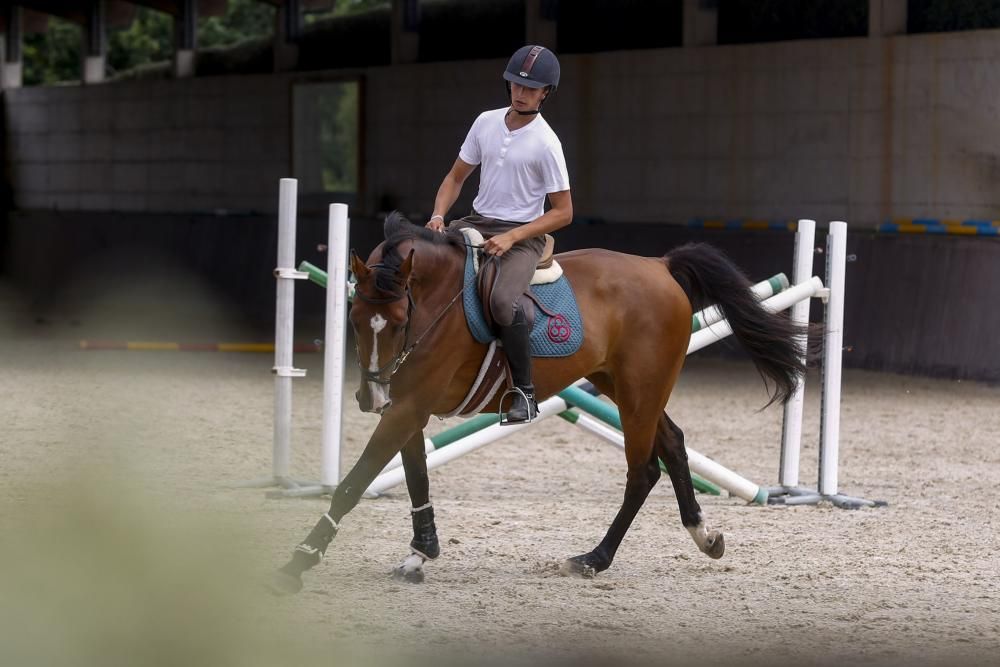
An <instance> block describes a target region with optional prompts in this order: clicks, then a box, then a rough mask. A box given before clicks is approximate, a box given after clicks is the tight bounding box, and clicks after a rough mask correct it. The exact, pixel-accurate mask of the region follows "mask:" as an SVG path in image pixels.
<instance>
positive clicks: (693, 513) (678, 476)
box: [654, 414, 726, 558]
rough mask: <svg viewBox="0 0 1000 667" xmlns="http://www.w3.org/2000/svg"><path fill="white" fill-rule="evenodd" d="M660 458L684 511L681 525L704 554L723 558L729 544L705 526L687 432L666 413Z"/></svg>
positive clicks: (658, 445) (659, 438)
mask: <svg viewBox="0 0 1000 667" xmlns="http://www.w3.org/2000/svg"><path fill="white" fill-rule="evenodd" d="M654 446H655V450H656V452H655V453H656V455H657V456H659V457H660V458H661V459H663V463H664V465H666V467H667V474H668V475H670V481H671V483H672V484H673V485H674V495H675V496H677V506H678V507H679V508H680V511H681V523H682V524H683V525H684V527H685V528H687V529H688V532H689V533H691V537H692V538H693V539H694V542H695V544H697V545H698V548H699V549H701V550H702V552H704V553H706V554H708V555H709V556H710V557H712V558H722V554H723V553H725V551H726V543H725V540H724V539H723V536H722V533H721V532H719V531H717V530H711V531H710V530H709V529H708V528H707V527H706V526H705V518H704V516H703V515H702V512H701V508H700V507H699V506H698V501H697V500H696V499H695V497H694V485H693V483H692V482H691V469H690V468H689V467H688V458H687V450H685V449H684V432H683V431H681V429H680V427H679V426H677V424H675V423H674V422H673V421H672V420H671V419H670V417H668V416H667V415H666V414H662V415H660V420H659V422H658V423H657V425H656V441H655V445H654Z"/></svg>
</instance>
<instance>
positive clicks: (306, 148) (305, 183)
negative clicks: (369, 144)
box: [292, 81, 360, 203]
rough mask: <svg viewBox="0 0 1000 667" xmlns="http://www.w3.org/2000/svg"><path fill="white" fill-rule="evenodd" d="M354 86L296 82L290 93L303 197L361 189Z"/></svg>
mask: <svg viewBox="0 0 1000 667" xmlns="http://www.w3.org/2000/svg"><path fill="white" fill-rule="evenodd" d="M359 88H360V82H358V81H336V82H323V83H300V84H296V85H295V86H294V87H293V89H292V119H293V120H292V123H293V125H292V128H293V132H292V134H293V141H294V150H293V156H294V165H293V166H294V169H295V176H296V178H298V179H299V191H300V192H301V193H302V194H321V193H336V194H337V195H340V196H341V197H342V198H341V199H340V200H341V201H345V203H351V202H353V201H354V200H355V199H356V196H357V194H358V190H359V168H358V167H359V162H358V154H359V144H360V140H359V122H358V117H359V115H360V113H359Z"/></svg>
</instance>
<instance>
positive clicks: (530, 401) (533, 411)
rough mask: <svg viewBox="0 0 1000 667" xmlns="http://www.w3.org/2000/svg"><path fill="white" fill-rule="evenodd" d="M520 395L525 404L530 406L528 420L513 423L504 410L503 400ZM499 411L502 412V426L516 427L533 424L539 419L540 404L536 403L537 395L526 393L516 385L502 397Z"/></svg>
mask: <svg viewBox="0 0 1000 667" xmlns="http://www.w3.org/2000/svg"><path fill="white" fill-rule="evenodd" d="M518 394H519V395H520V396H521V398H523V399H524V404H525V405H527V406H528V418H527V419H522V420H519V421H511V420H510V419H508V418H507V412H505V411H504V409H503V399H505V398H507V397H508V396H516V395H518ZM497 409H498V410H499V411H500V425H501V426H508V425H509V426H516V425H518V424H530V423H531V422H533V421H535V420H536V419H538V403H537V402H536V401H535V395H534V394H526V393H524V391H523V390H522V389H521V388H520V387H518V386H516V385H515V386H513V387H511V388H510V389H508V390H507V391H505V392H504V393H503V394H501V395H500V403H499V405H498V407H497Z"/></svg>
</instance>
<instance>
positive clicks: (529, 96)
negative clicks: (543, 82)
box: [510, 83, 546, 111]
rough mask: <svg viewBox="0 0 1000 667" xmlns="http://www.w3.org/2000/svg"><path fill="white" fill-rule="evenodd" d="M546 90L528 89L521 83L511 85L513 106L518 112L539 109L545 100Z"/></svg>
mask: <svg viewBox="0 0 1000 667" xmlns="http://www.w3.org/2000/svg"><path fill="white" fill-rule="evenodd" d="M545 90H546V89H545V88H528V87H527V86H522V85H521V84H519V83H512V84H510V100H511V104H512V105H513V107H514V108H515V109H517V110H518V111H531V110H533V109H537V108H538V106H539V105H540V104H541V103H542V100H543V99H545Z"/></svg>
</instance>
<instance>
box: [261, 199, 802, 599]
mask: <svg viewBox="0 0 1000 667" xmlns="http://www.w3.org/2000/svg"><path fill="white" fill-rule="evenodd" d="M383 229H384V235H385V240H384V242H382V243H381V244H379V245H378V246H377V247H376V248H375V249H374V250H373V251H372V253H371V255H370V256H369V257H368V259H367V261H362V260H361V258H360V257H359V256H358V255H357V254H356V253H355V252H354V251H353V250H352V251H351V255H350V267H351V271H352V273H353V274H354V276H355V278H356V280H357V284H356V288H355V298H354V302H353V305H352V307H351V312H350V322H351V326H352V327H353V329H354V340H355V341H356V347H357V350H356V351H357V357H358V363H359V365H360V366H361V371H362V380H361V387H360V389H359V390H358V391H357V393H356V395H355V396H356V399H357V401H358V405H359V407H360V409H361V410H362V411H364V412H374V413H378V414H380V415H381V419H380V420H379V422H378V424H377V426H376V428H375V430H374V432H373V434H372V436H371V438H370V440H369V441H368V443H367V445H366V447H365V449H364V451H363V453H362V454H361V457H360V458H359V459H358V461H357V462H356V463H355V465H354V467H353V468H351V470H350V471H349V472H348V473H347V475H346V476H345V477H344V478H343V481H341V483H340V484H339V485H338V486H337V487H336V489H335V490H333V492H332V500H331V503H330V509H329V511H328V512H327V513H326V514H324V515H323V516H322V517H321V518H320V519H319V520H318V521H317V523H316V524H315V526H314V527H313V528H312V530H311V532H310V533H309V534H308V536H307V537H306V539H305V540H304V541H303V542H302V543H301V544H299V545H298V546H297V547H296V548H295V550H294V552H293V554H292V558H291V560H289V561H288V563H287V564H286V565H284V566H283V567H281V568H280V569H279V570H277V571H276V572H274V573H273V574H272V576H271V578H270V580H269V582H268V586H269V587H270V588H271V590H272V591H273V592H275V593H277V594H294V593H297V592H298V591H299V590H301V588H302V586H303V582H302V575H303V573H304V572H305V571H307V570H309V569H311V568H312V567H314V566H315V565H317V564H318V563H319V562H320V561H321V559H322V558H323V556H324V554H325V552H326V550H327V547H328V546H329V544H330V542H331V541H332V540H333V538H334V537H335V536H336V534H337V531H338V530H340V523H341V520H342V518H343V517H344V516H345V515H346V514H347V513H348V512H349V511H350V510H351V509H352V508H353V507H354V506H355V505H356V504H357V502H358V501H359V499H360V498H361V495H362V493H363V492H364V491H365V489H366V488H367V487H368V486H369V484H370V483H371V482H372V480H373V479H374V478H375V477H376V476H377V475H378V474H379V472H380V471H381V470H382V469H383V468H384V467H385V466H386V464H388V463H389V461H390V459H392V458H393V457H394V456H395V455H396V453H397V452H398V453H400V454H401V458H402V463H403V467H404V473H405V478H406V485H407V490H408V493H409V497H410V500H411V503H412V507H413V509H412V510H411V518H412V523H413V540H412V541H411V542H410V554H409V555H407V556H406V557H405V559H404V560H403V563H402V564H401V565H400V566H399V567H397V568H395V570H394V571H393V572H394V574H395V576H397V577H400V578H402V579H405V580H408V581H422V580H423V576H424V574H423V569H422V566H423V564H424V562H425V561H427V560H432V559H434V558H437V557H438V555H439V553H440V546H439V542H438V537H437V530H436V527H435V525H434V515H433V507H432V506H431V504H430V489H429V481H428V476H427V466H426V460H425V451H424V433H423V429H424V428H425V427H426V424H427V422H428V420H429V419H430V417H431V416H432V415H443V414H448V413H449V412H450V411H452V410H453V409H454V408H455V407H456V406H457V405H459V403H460V402H461V401H462V399H463V397H464V396H466V394H467V392H468V390H469V388H470V386H471V384H472V383H473V381H474V379H475V378H476V374H477V372H478V370H479V368H480V363H481V362H482V361H483V358H484V355H485V354H486V345H484V344H482V343H479V342H477V341H476V340H475V339H474V338H473V336H472V335H471V333H470V331H469V327H468V325H467V323H466V319H465V313H464V310H463V305H462V299H461V294H462V290H463V277H464V275H463V274H464V264H465V256H466V245H467V242H466V241H465V237H464V236H462V234H461V233H458V232H456V230H454V229H451V228H449V229H448V230H447V231H446V233H441V232H436V231H432V230H429V229H426V228H424V227H420V226H417V225H414V224H412V223H411V222H410V221H409V220H407V219H406V218H405V217H403V216H402V215H401V214H399V213H397V212H393V213H392V214H390V215H389V216H387V218H386V220H385V223H384V228H383ZM556 261H558V263H559V264H560V265H561V267H562V269H563V272H564V275H565V276H567V278H568V280H569V281H570V284H571V285H572V289H573V292H574V294H575V296H576V300H577V303H578V306H579V308H580V312H581V315H582V320H583V328H584V335H583V342H582V344H581V346H580V348H579V349H578V350H577V351H576V352H575V353H573V354H571V355H569V356H565V357H556V358H534V359H533V360H532V367H533V375H534V378H535V385H536V392H537V397H538V400H539V401H541V400H543V399H545V398H547V397H549V396H552V395H553V394H555V393H556V392H558V391H560V390H562V389H563V388H565V387H566V386H568V385H570V384H572V383H573V382H575V381H577V380H579V379H580V378H586V379H587V380H589V381H590V382H591V383H593V385H594V386H595V387H597V389H599V390H600V391H601V392H602V393H603V394H605V395H606V396H607V397H609V398H610V399H611V400H612V401H614V403H616V404H617V406H618V410H619V412H620V415H621V422H622V427H623V432H624V439H625V461H626V464H627V473H626V485H625V494H624V499H623V501H622V503H621V506H620V508H619V510H618V513H617V514H616V515H615V517H614V519H613V520H612V522H611V525H610V527H609V528H608V530H607V533H606V534H605V536H604V539H602V540H601V542H600V543H599V544H598V545H597V546H596V547H595V548H594V549H593V550H592V551H590V552H588V553H585V554H581V555H578V556H574V557H572V558H569V559H567V560H565V561H564V563H563V565H562V570H563V572H564V573H567V574H571V575H582V576H594V575H595V574H597V573H599V572H602V571H604V570H606V569H608V568H609V567H610V566H611V564H612V561H613V560H614V557H615V554H616V552H617V550H618V547H619V545H620V544H621V542H622V539H623V538H624V537H625V534H626V532H627V531H628V529H629V527H630V525H631V523H632V521H633V519H634V518H635V516H636V514H637V513H638V511H639V509H640V508H641V507H642V505H643V503H644V502H645V500H646V497H647V496H648V495H649V492H650V491H651V490H652V488H653V486H654V485H655V484H656V483H657V481H658V480H659V478H660V466H659V464H658V462H659V461H662V462H663V463H664V464H665V468H666V470H667V473H668V475H669V477H670V481H671V483H672V484H673V488H674V493H675V495H676V498H677V505H678V508H679V510H680V519H681V524H682V525H683V526H684V527H685V528H686V529H687V530H688V531H689V533H690V534H691V537H692V539H693V540H694V542H695V544H696V545H697V547H698V549H699V550H700V551H701V552H703V553H704V554H706V555H707V556H709V557H710V558H713V559H718V558H721V557H722V556H723V553H724V552H725V540H724V536H723V533H722V532H721V531H719V530H715V529H712V528H710V527H709V526H708V525H707V523H706V520H705V516H704V513H703V512H702V510H701V508H700V507H699V505H698V501H697V500H696V499H695V494H694V488H693V486H692V482H691V472H690V470H689V468H688V463H687V455H686V452H685V448H684V433H683V431H682V430H681V429H680V427H679V426H678V425H677V424H676V423H674V421H673V420H671V419H670V417H669V416H667V414H666V412H665V409H666V406H667V401H668V400H669V398H670V394H671V391H672V390H673V388H674V385H675V383H676V382H677V378H678V376H679V374H680V372H681V368H682V367H683V365H684V360H685V358H686V354H687V347H688V341H689V338H690V336H691V315H692V312H693V311H694V310H695V309H698V308H701V307H704V306H705V305H708V304H709V303H716V304H718V305H719V306H720V307H721V309H722V311H723V313H724V314H725V316H726V318H727V319H728V321H729V324H730V326H731V327H732V330H733V334H734V336H735V338H736V340H737V341H739V343H740V344H741V345H742V347H744V348H745V350H746V351H747V353H748V354H749V356H750V358H751V359H752V361H753V363H754V364H755V366H756V368H757V371H758V372H759V374H760V375H761V377H762V379H763V380H764V383H765V387H766V388H767V390H768V393H769V398H770V400H769V401H768V403H767V405H771V404H773V403H775V402H786V401H787V400H788V398H789V397H790V396H791V394H792V392H793V391H794V389H795V387H796V384H797V382H798V381H799V379H800V377H801V376H802V374H803V373H804V372H805V369H806V361H805V360H804V359H803V354H802V351H803V344H804V341H805V340H806V336H807V334H808V329H807V327H804V326H801V325H797V324H795V323H793V322H792V321H791V320H790V319H789V318H788V317H787V316H784V315H782V314H778V313H771V312H770V311H768V310H766V309H765V308H764V307H762V305H761V304H760V302H759V300H758V298H757V297H756V296H755V295H754V294H753V293H752V291H751V289H750V287H751V283H750V281H749V280H748V278H747V277H746V276H745V275H744V274H743V273H742V271H741V270H740V269H739V268H738V267H737V266H736V265H735V264H734V263H733V262H732V261H731V260H730V259H729V258H728V257H727V256H726V255H724V254H723V253H722V252H721V251H720V250H718V249H717V248H715V247H714V246H711V245H709V244H706V243H689V244H686V245H683V246H680V247H677V248H675V249H673V250H671V251H670V252H668V253H667V254H666V255H664V256H662V257H640V256H635V255H628V254H623V253H619V252H612V251H609V250H603V249H588V250H577V251H572V252H566V253H561V254H558V255H556ZM498 402H499V398H497V397H494V398H493V399H492V400H491V402H490V403H488V404H487V405H485V407H484V408H483V411H486V412H499V411H500V410H499V408H500V406H499V404H498ZM765 407H766V406H765Z"/></svg>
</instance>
